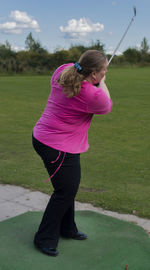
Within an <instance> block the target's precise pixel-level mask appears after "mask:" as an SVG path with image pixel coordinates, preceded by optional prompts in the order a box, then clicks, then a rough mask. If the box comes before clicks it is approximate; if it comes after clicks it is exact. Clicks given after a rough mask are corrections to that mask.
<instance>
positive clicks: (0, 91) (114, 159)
mask: <svg viewBox="0 0 150 270" xmlns="http://www.w3.org/2000/svg"><path fill="white" fill-rule="evenodd" d="M149 74H150V68H148V67H146V68H110V69H109V72H108V73H107V84H108V87H109V89H110V93H111V97H112V100H113V102H114V107H113V110H112V112H111V113H110V114H108V115H104V116H98V115H95V116H94V118H93V121H92V124H91V128H90V130H89V143H90V148H89V150H88V151H87V152H86V153H84V154H82V155H81V166H82V179H81V184H80V189H79V192H78V194H77V197H76V200H79V201H81V202H90V203H92V204H93V205H95V206H101V207H103V208H105V209H109V210H114V211H118V212H122V213H133V210H134V211H136V214H137V215H138V216H141V217H148V218H150V124H149V123H150V120H149V119H150V104H149V101H150V75H149ZM49 92H50V76H3V77H0V127H1V132H0V142H1V147H0V182H1V183H5V184H6V183H9V184H15V185H19V186H24V187H27V188H30V189H32V190H40V191H43V192H45V193H48V194H49V193H51V192H52V186H51V184H50V182H49V183H45V180H46V179H47V178H48V174H47V172H46V170H45V168H44V166H43V163H42V161H41V160H40V158H39V156H38V155H37V154H36V153H35V152H34V150H33V148H32V144H31V135H32V129H33V126H34V124H35V123H36V121H37V120H38V119H39V117H40V115H41V113H42V112H43V110H44V107H45V105H46V102H47V98H48V95H49Z"/></svg>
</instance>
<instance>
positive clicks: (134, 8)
mask: <svg viewBox="0 0 150 270" xmlns="http://www.w3.org/2000/svg"><path fill="white" fill-rule="evenodd" d="M133 10H134V15H133V17H132V19H131V21H130V23H129V25H128V27H127V29H126V31H125V33H124V34H123V36H122V38H121V40H120V41H119V43H118V45H117V47H116V49H115V50H114V52H113V54H112V56H111V58H110V59H109V61H108V65H109V64H110V62H111V61H112V59H113V57H114V55H115V53H116V51H117V50H118V48H119V46H120V44H121V42H122V41H123V39H124V37H125V35H126V34H127V32H128V30H129V28H130V26H131V24H132V22H133V21H134V18H135V16H136V7H133Z"/></svg>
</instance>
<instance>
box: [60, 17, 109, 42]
mask: <svg viewBox="0 0 150 270" xmlns="http://www.w3.org/2000/svg"><path fill="white" fill-rule="evenodd" d="M59 29H60V31H61V32H62V33H64V34H65V37H66V38H72V39H74V38H75V39H79V38H82V37H85V36H87V34H89V33H92V32H100V31H102V30H104V25H103V24H100V23H98V22H97V23H93V22H92V21H91V20H89V19H86V18H81V19H79V20H76V19H71V20H69V21H68V23H67V26H65V27H64V26H60V27H59Z"/></svg>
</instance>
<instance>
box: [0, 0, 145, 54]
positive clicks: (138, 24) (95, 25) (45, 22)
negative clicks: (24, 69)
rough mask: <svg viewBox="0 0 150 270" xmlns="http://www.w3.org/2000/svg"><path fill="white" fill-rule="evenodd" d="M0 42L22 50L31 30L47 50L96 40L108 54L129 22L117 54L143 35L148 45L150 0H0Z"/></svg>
mask: <svg viewBox="0 0 150 270" xmlns="http://www.w3.org/2000/svg"><path fill="white" fill-rule="evenodd" d="M0 4H1V5H0V6H1V8H0V44H4V43H5V42H6V40H7V41H8V42H9V43H10V44H11V46H12V49H14V50H16V51H18V50H22V49H25V40H26V37H27V35H28V34H29V33H30V32H31V33H32V35H33V38H34V39H35V40H36V41H40V43H41V45H42V47H44V48H45V49H47V50H48V51H49V52H54V51H56V50H61V49H68V48H70V46H71V45H79V44H82V45H85V46H89V45H91V44H92V42H96V41H97V40H100V42H101V43H103V44H104V45H105V51H106V52H107V53H112V52H113V51H114V49H115V48H116V46H117V44H118V43H119V41H120V39H121V37H122V35H123V34H124V32H125V30H126V28H127V26H128V25H129V23H130V21H131V19H132V17H133V15H134V12H133V6H136V10H137V16H136V18H135V20H134V21H133V23H132V25H131V27H130V29H129V31H128V33H127V35H126V37H125V39H124V40H123V42H122V44H121V46H120V48H119V49H118V51H117V54H120V53H122V52H123V51H124V50H126V49H127V48H129V47H131V48H140V44H141V42H142V40H143V38H144V37H146V38H147V41H148V44H149V45H150V15H149V13H150V0H0Z"/></svg>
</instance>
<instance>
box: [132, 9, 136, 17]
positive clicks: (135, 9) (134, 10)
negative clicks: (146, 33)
mask: <svg viewBox="0 0 150 270" xmlns="http://www.w3.org/2000/svg"><path fill="white" fill-rule="evenodd" d="M133 9H134V17H135V16H136V7H133Z"/></svg>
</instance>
